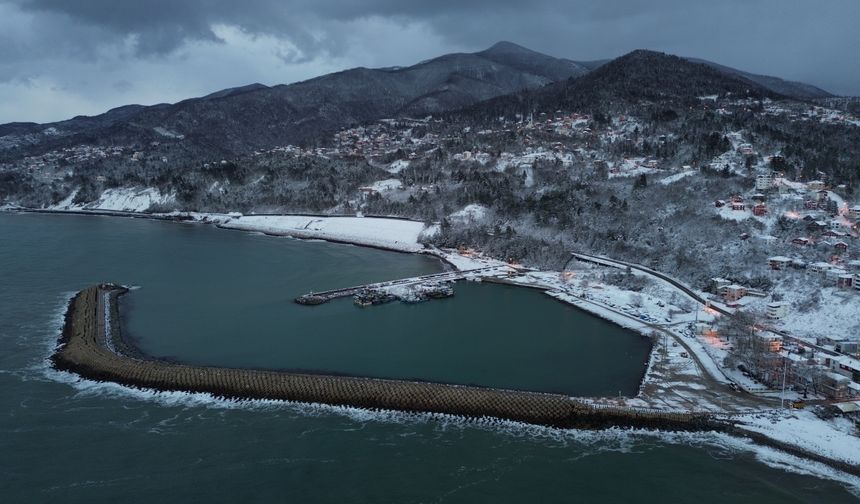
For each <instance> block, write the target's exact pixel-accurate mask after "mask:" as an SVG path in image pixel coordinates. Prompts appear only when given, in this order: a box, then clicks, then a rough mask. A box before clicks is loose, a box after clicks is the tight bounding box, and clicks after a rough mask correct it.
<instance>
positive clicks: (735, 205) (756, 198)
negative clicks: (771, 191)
mask: <svg viewBox="0 0 860 504" xmlns="http://www.w3.org/2000/svg"><path fill="white" fill-rule="evenodd" d="M766 200H767V196H765V195H764V194H761V193H756V194H754V195H753V196H752V201H746V200H745V199H744V197H743V196H741V195H739V194H736V195H734V196H732V197H731V198H729V200H728V201H726V200H721V199H718V200H716V201H714V206H715V207H717V208H723V207H727V208H730V209H732V210H733V211H735V212H745V211H747V209H749V210H750V211H751V212H752V214H753V215H755V216H757V217H763V216H765V215H767V213H768V209H767V203H766V202H765V201H766Z"/></svg>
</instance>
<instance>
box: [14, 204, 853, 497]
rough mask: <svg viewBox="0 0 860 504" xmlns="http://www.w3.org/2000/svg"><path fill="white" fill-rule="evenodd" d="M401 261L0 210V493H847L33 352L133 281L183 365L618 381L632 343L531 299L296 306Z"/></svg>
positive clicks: (737, 463) (504, 381)
mask: <svg viewBox="0 0 860 504" xmlns="http://www.w3.org/2000/svg"><path fill="white" fill-rule="evenodd" d="M439 268H440V265H439V263H438V262H437V261H435V260H433V259H430V258H426V257H420V256H413V255H405V254H394V253H387V252H382V251H377V250H370V249H362V248H358V247H350V246H344V245H335V244H328V243H316V242H299V241H295V240H288V239H277V238H271V237H263V236H257V235H251V234H245V233H236V232H227V231H221V230H216V229H214V228H211V227H205V226H195V225H178V224H171V223H162V222H154V221H144V220H131V219H115V218H101V217H75V216H50V215H4V214H0V285H2V288H0V501H2V502H54V501H63V502H151V501H153V500H155V499H159V500H162V501H166V502H188V501H192V502H195V501H201V502H235V501H240V500H251V501H285V500H291V501H296V502H353V501H356V502H475V501H489V500H492V501H495V502H521V501H523V500H525V499H540V500H542V501H568V500H585V501H599V502H628V501H636V502H665V501H670V502H671V501H681V502H686V501H697V502H726V501H750V502H751V501H755V502H760V503H767V502H780V503H785V502H854V501H856V497H855V496H854V495H852V494H851V493H850V492H849V491H848V490H847V489H846V488H845V487H844V486H842V485H841V484H839V483H836V482H834V481H830V480H825V479H819V478H816V477H812V476H809V475H801V474H796V473H794V472H788V471H783V470H780V469H776V468H773V467H770V466H768V465H766V464H763V463H761V462H759V461H758V460H757V459H756V456H754V455H753V453H752V452H751V451H749V450H747V449H744V445H743V443H741V442H739V441H733V440H730V439H727V438H718V437H715V436H709V435H658V434H635V435H634V434H630V433H620V432H603V433H591V432H578V431H572V432H558V431H555V432H554V431H546V430H542V429H532V428H523V427H517V426H503V427H499V426H481V425H473V424H464V423H461V422H454V421H451V420H445V419H439V418H424V417H421V416H407V415H397V414H390V415H379V414H371V413H366V412H359V411H352V410H342V409H335V408H326V407H311V406H298V405H283V404H252V405H249V404H245V405H237V404H233V403H227V402H219V401H215V400H211V399H208V398H205V397H201V396H193V395H188V394H151V393H145V392H140V391H130V390H127V389H123V388H120V387H117V386H113V385H109V384H108V385H98V384H91V383H79V382H76V381H75V379H74V377H72V376H69V375H65V374H60V373H56V372H52V371H50V370H47V369H46V367H45V358H46V357H47V356H48V354H49V353H50V349H51V348H52V345H53V341H55V338H56V336H57V331H58V328H59V324H60V316H61V314H62V311H63V308H64V304H65V302H66V301H67V300H68V297H69V295H71V294H72V293H73V292H74V291H76V290H78V289H80V288H82V287H85V286H87V285H90V284H92V283H94V282H100V281H115V282H119V283H125V284H133V285H138V286H140V289H138V290H134V291H132V292H131V293H130V294H129V295H128V296H127V297H126V300H124V301H123V310H124V311H125V317H126V319H127V320H126V321H125V327H127V328H128V331H129V332H130V334H131V335H132V336H134V337H135V338H136V339H137V340H138V343H139V344H140V346H141V347H142V348H143V349H144V350H145V351H147V352H149V353H151V354H152V355H156V356H170V357H174V358H178V359H181V360H186V361H192V362H196V363H202V364H219V365H231V366H255V367H268V368H292V369H295V368H301V369H309V370H324V371H332V372H343V373H357V374H366V375H374V376H392V377H417V378H423V379H433V380H441V381H453V382H460V383H476V384H482V385H492V386H506V387H513V388H525V389H530V390H549V391H558V392H568V393H572V394H586V395H589V394H609V395H614V394H617V393H618V391H622V392H624V393H630V392H631V391H633V390H635V388H636V384H637V382H638V380H639V377H640V376H641V373H642V365H643V362H644V359H645V353H646V352H647V345H646V344H645V342H644V341H643V340H642V339H641V338H638V337H637V336H635V335H632V334H630V333H628V332H626V331H622V330H620V329H618V328H616V327H614V326H611V325H608V324H606V323H605V322H603V321H600V320H598V319H594V318H592V317H590V316H587V315H585V314H582V313H580V312H578V311H576V310H575V309H573V308H569V307H566V306H564V305H561V304H559V303H557V302H556V301H553V300H551V299H549V298H547V297H546V296H543V295H542V294H540V293H538V292H532V291H529V290H525V289H514V288H508V287H501V286H492V285H478V284H464V283H460V284H458V285H457V295H456V297H455V298H453V299H449V300H444V301H433V302H428V303H424V304H420V305H403V304H391V305H385V306H378V307H371V308H365V309H360V308H357V307H355V306H353V305H352V303H351V302H350V301H348V300H344V301H338V302H334V303H330V304H328V305H324V306H320V307H313V308H309V307H301V306H297V305H294V304H293V303H292V298H293V297H295V296H296V295H297V294H301V293H304V292H307V291H310V290H313V289H316V290H321V289H325V288H331V287H339V286H344V285H350V284H357V283H363V282H367V281H375V280H380V279H386V278H398V277H402V276H407V275H416V274H422V273H430V272H433V271H437V270H438V269H439Z"/></svg>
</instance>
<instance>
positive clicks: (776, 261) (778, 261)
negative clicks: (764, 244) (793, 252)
mask: <svg viewBox="0 0 860 504" xmlns="http://www.w3.org/2000/svg"><path fill="white" fill-rule="evenodd" d="M790 264H791V259H789V258H788V257H784V256H774V257H769V258H768V259H767V265H768V266H769V267H770V269H772V270H776V271H781V270H786V269H788V266H789V265H790Z"/></svg>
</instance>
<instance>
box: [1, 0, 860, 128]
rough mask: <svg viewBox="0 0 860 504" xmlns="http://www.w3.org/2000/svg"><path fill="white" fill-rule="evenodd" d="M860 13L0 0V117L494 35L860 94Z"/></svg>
mask: <svg viewBox="0 0 860 504" xmlns="http://www.w3.org/2000/svg"><path fill="white" fill-rule="evenodd" d="M856 19H860V2H857V1H856V0H829V1H826V2H814V1H812V0H723V1H720V2H713V1H710V0H708V1H704V0H702V1H696V0H650V1H648V2H645V1H639V0H603V1H601V2H594V1H586V0H532V1H531V2H527V3H526V2H522V1H521V0H517V1H513V0H472V1H463V0H459V1H454V0H437V1H433V2H428V1H407V0H286V1H285V0H244V1H241V2H238V1H235V0H182V1H175V0H149V1H133V2H117V1H115V0H75V1H69V0H0V83H3V89H4V92H5V93H7V94H6V95H5V96H7V97H9V100H7V101H13V102H14V101H18V102H20V105H15V104H14V103H13V104H9V103H5V104H4V106H3V107H2V109H0V122H5V121H10V120H40V121H41V120H52V119H60V118H62V117H65V116H64V115H61V114H68V113H69V111H70V110H74V109H76V107H77V110H78V112H79V113H88V114H93V113H98V112H100V111H102V110H104V109H106V108H110V107H112V106H118V105H122V104H125V103H132V102H136V103H155V102H162V101H176V100H180V99H183V98H187V97H189V96H196V95H200V94H205V93H208V92H212V91H215V90H218V89H222V88H225V87H230V86H237V85H243V84H247V83H251V82H263V83H264V84H279V83H288V82H293V81H296V80H302V79H307V78H310V77H314V76H316V75H318V74H321V73H325V72H330V71H336V70H341V69H344V68H348V67H353V66H370V67H374V66H392V65H408V64H412V63H415V62H417V61H420V60H422V59H426V58H430V57H433V56H436V55H440V54H443V53H446V52H453V51H477V50H481V49H483V48H486V47H488V46H490V45H491V44H493V43H494V42H496V41H498V40H512V41H514V42H517V43H520V44H522V45H525V46H527V47H530V48H532V49H535V50H538V51H541V52H545V53H547V54H551V55H554V56H562V57H568V58H572V59H581V60H589V59H602V58H607V57H614V56H619V55H621V54H624V53H626V52H628V51H630V50H633V49H637V48H648V49H655V50H661V51H666V52H670V53H674V54H680V55H686V56H696V57H701V58H705V59H710V60H713V61H716V62H719V63H723V64H726V65H729V66H735V67H738V68H741V69H743V70H747V71H753V72H758V73H768V74H775V75H778V76H781V77H785V78H790V79H794V80H802V81H807V82H810V83H813V84H818V85H821V86H824V87H825V88H828V89H831V90H833V91H835V92H839V93H855V94H860V65H856V64H853V63H852V62H853V61H854V60H855V59H856V54H857V53H858V51H860V35H858V32H857V30H856V29H855V26H854V24H855V23H856ZM26 82H38V83H49V82H50V83H52V84H51V85H47V84H40V85H39V86H37V88H38V89H40V90H41V91H40V92H42V93H45V96H46V97H47V98H46V100H45V101H44V104H42V105H40V104H39V101H38V100H30V98H29V97H32V96H34V95H33V94H32V93H34V91H33V88H32V87H31V88H26V86H25V85H24V84H23V83H26ZM52 89H57V90H59V89H62V93H60V92H59V91H51V90H52ZM17 93H20V96H21V100H17V99H16V97H17V96H19V95H18V94H17ZM25 98H26V99H25ZM64 100H65V101H64ZM25 104H26V105H25ZM75 104H77V105H75Z"/></svg>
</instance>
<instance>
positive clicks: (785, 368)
mask: <svg viewBox="0 0 860 504" xmlns="http://www.w3.org/2000/svg"><path fill="white" fill-rule="evenodd" d="M788 355H791V350H789V351H788ZM787 374H788V357H783V361H782V397H781V398H780V401H779V408H780V409H784V408H785V376H786V375H787Z"/></svg>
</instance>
